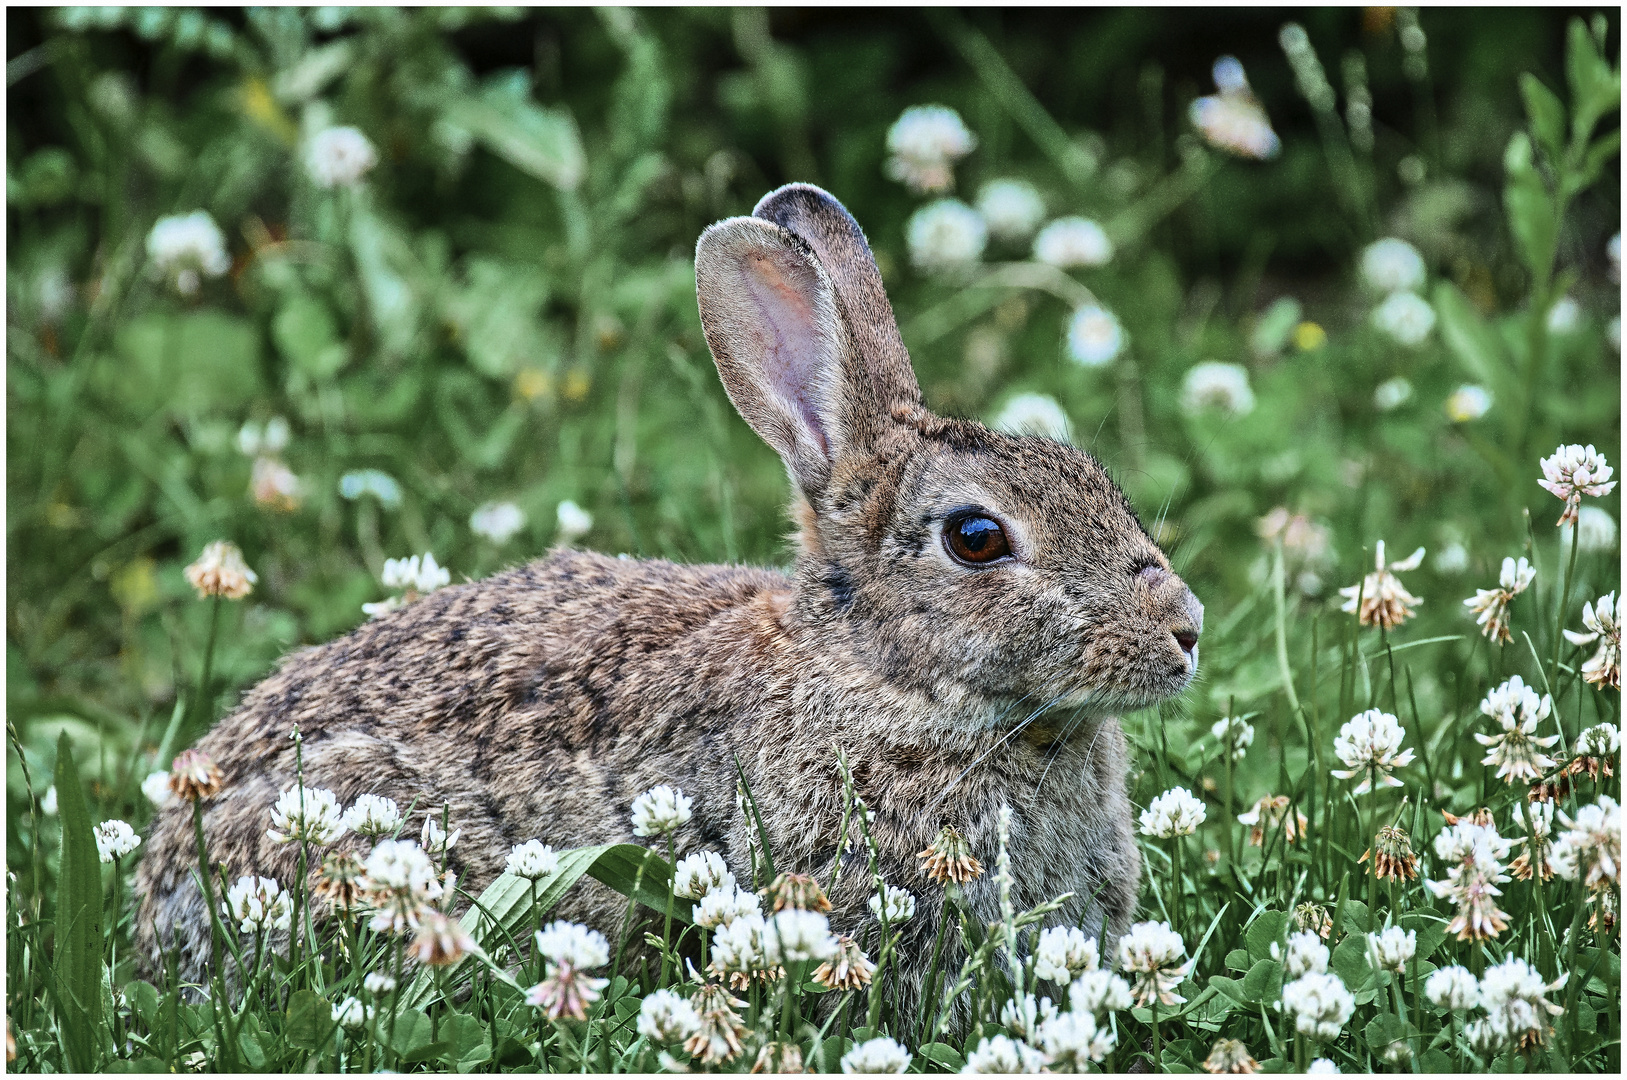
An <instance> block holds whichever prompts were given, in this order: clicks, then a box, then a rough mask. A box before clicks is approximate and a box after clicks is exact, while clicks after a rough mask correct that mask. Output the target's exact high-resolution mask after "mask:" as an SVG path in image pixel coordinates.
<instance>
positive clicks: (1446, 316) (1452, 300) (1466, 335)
mask: <svg viewBox="0 0 1627 1080" xmlns="http://www.w3.org/2000/svg"><path fill="white" fill-rule="evenodd" d="M1434 299H1435V314H1436V315H1437V316H1439V317H1440V323H1441V338H1442V340H1444V341H1445V342H1446V347H1447V349H1448V350H1450V351H1451V353H1452V356H1453V358H1455V359H1456V360H1457V362H1458V365H1459V366H1460V367H1462V369H1463V371H1464V373H1465V374H1467V375H1468V376H1469V377H1470V378H1471V379H1473V380H1474V381H1476V382H1478V383H1483V384H1485V385H1487V386H1490V387H1492V388H1493V389H1494V390H1495V389H1496V388H1497V387H1498V385H1499V384H1500V383H1501V382H1502V381H1503V377H1504V372H1505V371H1507V370H1508V359H1507V353H1506V352H1505V351H1504V349H1503V345H1502V342H1501V341H1500V340H1499V339H1498V337H1497V334H1496V332H1495V331H1493V330H1492V328H1491V327H1489V326H1487V325H1486V323H1485V320H1483V319H1482V318H1481V317H1480V313H1479V312H1478V311H1476V310H1475V309H1474V305H1473V304H1471V303H1469V298H1468V297H1466V296H1464V295H1463V293H1462V291H1461V290H1459V289H1458V287H1457V286H1456V285H1453V284H1452V283H1451V282H1449V281H1443V282H1441V283H1440V284H1439V285H1437V286H1436V287H1435V297H1434Z"/></svg>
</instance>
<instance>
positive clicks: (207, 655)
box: [187, 595, 221, 729]
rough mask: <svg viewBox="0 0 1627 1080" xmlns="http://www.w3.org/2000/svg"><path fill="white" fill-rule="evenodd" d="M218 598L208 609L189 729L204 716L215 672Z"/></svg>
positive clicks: (218, 617) (219, 599)
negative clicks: (206, 626) (205, 633)
mask: <svg viewBox="0 0 1627 1080" xmlns="http://www.w3.org/2000/svg"><path fill="white" fill-rule="evenodd" d="M220 603H221V598H220V596H218V595H217V596H216V597H215V598H214V599H213V600H212V601H211V606H210V608H209V637H208V638H207V639H205V641H204V645H203V670H202V672H201V673H200V674H199V675H198V692H197V694H196V695H195V696H194V697H193V699H192V716H191V721H190V722H189V723H188V724H187V727H188V728H189V729H190V728H192V726H193V723H195V722H196V721H197V720H198V719H199V718H200V717H204V716H205V715H206V712H207V709H208V701H209V683H210V680H211V679H212V678H213V676H214V670H215V641H216V640H217V637H218V635H219V632H220Z"/></svg>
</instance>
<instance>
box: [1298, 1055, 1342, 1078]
mask: <svg viewBox="0 0 1627 1080" xmlns="http://www.w3.org/2000/svg"><path fill="white" fill-rule="evenodd" d="M1338 1071H1339V1066H1337V1065H1335V1064H1334V1063H1333V1062H1332V1061H1330V1060H1329V1059H1328V1058H1316V1059H1315V1060H1313V1061H1312V1062H1311V1063H1310V1064H1309V1065H1307V1066H1305V1075H1306V1076H1312V1075H1315V1076H1322V1075H1326V1074H1330V1073H1337V1072H1338Z"/></svg>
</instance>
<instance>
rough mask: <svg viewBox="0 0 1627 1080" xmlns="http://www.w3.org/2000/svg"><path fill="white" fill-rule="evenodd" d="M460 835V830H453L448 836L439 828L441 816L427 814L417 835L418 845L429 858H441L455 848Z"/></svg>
mask: <svg viewBox="0 0 1627 1080" xmlns="http://www.w3.org/2000/svg"><path fill="white" fill-rule="evenodd" d="M462 835H463V830H462V829H453V830H452V832H451V834H450V835H449V834H448V833H447V831H446V829H444V828H442V826H441V815H440V814H439V813H428V814H425V815H424V827H423V829H422V830H420V831H419V833H418V845H419V846H420V847H422V848H423V849H424V850H425V851H427V852H428V853H429V854H430V855H431V856H433V857H436V858H441V857H444V856H445V855H446V853H447V852H448V851H450V850H452V848H454V847H455V846H457V842H458V837H460V836H462Z"/></svg>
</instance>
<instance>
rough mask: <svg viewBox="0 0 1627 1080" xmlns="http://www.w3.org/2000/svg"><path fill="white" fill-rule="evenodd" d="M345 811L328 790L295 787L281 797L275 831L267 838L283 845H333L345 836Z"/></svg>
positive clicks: (273, 814) (269, 831)
mask: <svg viewBox="0 0 1627 1080" xmlns="http://www.w3.org/2000/svg"><path fill="white" fill-rule="evenodd" d="M344 818H345V816H344V811H343V810H341V809H340V807H339V799H338V797H337V796H336V795H334V793H333V792H331V791H329V790H328V789H327V788H301V787H300V786H299V785H297V784H296V785H295V786H293V787H291V788H289V789H288V790H287V791H284V792H283V793H282V794H281V795H279V796H278V797H277V803H276V805H275V806H273V807H272V808H271V828H269V829H267V830H266V836H267V837H269V838H270V839H272V840H275V841H276V842H277V843H279V844H286V843H289V842H290V841H293V840H300V841H303V842H305V843H309V844H331V843H332V842H333V841H335V840H337V839H339V838H340V837H341V836H343V835H345V820H344Z"/></svg>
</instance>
